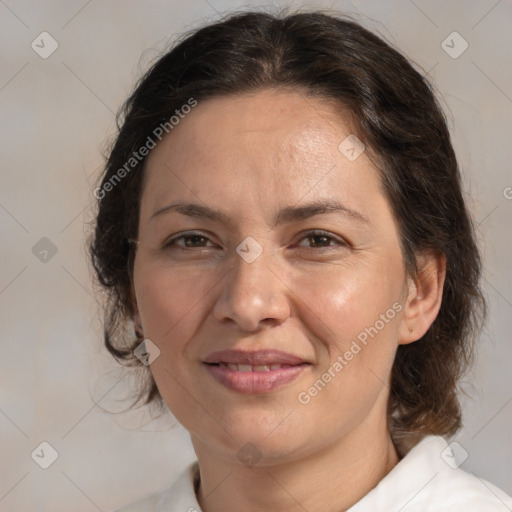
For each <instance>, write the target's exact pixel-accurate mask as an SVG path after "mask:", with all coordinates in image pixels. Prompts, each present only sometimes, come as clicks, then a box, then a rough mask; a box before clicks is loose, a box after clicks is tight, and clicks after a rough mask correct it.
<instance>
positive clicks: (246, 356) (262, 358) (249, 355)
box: [204, 349, 309, 366]
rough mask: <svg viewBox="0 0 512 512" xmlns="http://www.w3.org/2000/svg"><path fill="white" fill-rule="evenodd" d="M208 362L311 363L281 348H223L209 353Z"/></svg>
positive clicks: (252, 364) (206, 361)
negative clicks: (249, 349)
mask: <svg viewBox="0 0 512 512" xmlns="http://www.w3.org/2000/svg"><path fill="white" fill-rule="evenodd" d="M204 362H205V363H208V364H218V363H233V364H250V365H251V366H258V365H265V364H290V365H299V364H303V363H309V361H307V360H306V359H302V358H300V357H298V356H295V355H293V354H289V353H288V352H283V351H281V350H273V349H266V350H253V351H248V350H236V349H230V350H221V351H219V352H213V353H212V354H210V355H208V356H207V357H206V358H205V360H204Z"/></svg>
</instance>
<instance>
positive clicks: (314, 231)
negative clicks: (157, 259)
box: [163, 229, 351, 250]
mask: <svg viewBox="0 0 512 512" xmlns="http://www.w3.org/2000/svg"><path fill="white" fill-rule="evenodd" d="M193 236H200V237H203V238H206V239H207V240H208V241H209V242H211V243H215V242H213V241H212V240H211V238H210V235H208V234H205V233H202V232H200V231H183V232H180V233H175V234H174V235H172V236H171V237H170V238H169V239H168V240H166V241H165V242H164V243H163V248H169V247H172V246H173V244H174V242H176V240H179V239H182V238H186V237H193ZM297 236H298V237H299V238H298V241H299V242H301V241H303V240H305V239H307V238H309V237H313V236H325V237H326V238H330V239H331V240H333V241H335V242H336V243H337V244H338V245H340V246H342V247H343V246H344V247H351V244H350V243H349V242H348V241H347V240H346V239H344V238H343V237H340V236H338V235H335V234H333V233H330V232H329V231H324V230H322V229H309V230H305V231H303V232H301V233H299V235H297ZM175 247H180V246H175ZM332 247H333V246H330V245H329V246H326V247H318V248H316V249H329V248H332ZM181 248H182V249H184V250H188V249H189V250H194V249H197V250H201V249H206V247H196V248H194V247H181ZM306 249H315V247H306Z"/></svg>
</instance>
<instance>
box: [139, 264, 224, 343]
mask: <svg viewBox="0 0 512 512" xmlns="http://www.w3.org/2000/svg"><path fill="white" fill-rule="evenodd" d="M139 268H140V272H138V273H135V276H134V277H135V291H136V295H137V303H138V307H139V311H140V314H141V319H142V324H143V326H144V333H145V335H146V336H147V337H148V338H150V339H152V341H154V342H155V343H157V345H159V346H161V347H162V349H164V350H165V349H166V348H168V345H169V343H170V341H172V342H173V346H174V347H175V346H176V343H177V344H179V340H181V339H183V340H186V339H188V338H187V336H186V334H185V333H186V332H187V331H190V330H193V329H194V325H197V324H198V322H200V319H199V318H198V316H201V315H202V311H203V309H204V307H205V304H206V303H207V302H208V295H209V294H211V293H212V292H213V289H215V284H216V283H217V282H218V281H219V280H220V279H221V277H222V276H218V277H217V273H212V272H204V271H203V272H200V274H199V273H198V272H194V271H191V270H190V269H179V270H178V269H169V268H163V267H157V266H152V267H151V266H149V265H148V266H146V267H144V264H143V262H141V264H140V267H139Z"/></svg>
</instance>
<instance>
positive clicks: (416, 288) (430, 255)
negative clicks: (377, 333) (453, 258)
mask: <svg viewBox="0 0 512 512" xmlns="http://www.w3.org/2000/svg"><path fill="white" fill-rule="evenodd" d="M417 262H418V274H417V276H416V277H415V278H414V279H413V278H411V277H408V296H407V299H406V302H405V306H404V314H403V316H402V320H401V325H400V329H399V336H398V343H399V344H400V345H406V344H408V343H412V342H413V341H416V340H419V339H420V338H421V337H422V336H423V335H424V334H425V333H426V332H427V331H428V329H429V327H430V326H431V325H432V323H433V322H434V320H435V319H436V317H437V314H438V313H439V309H440V308H441V301H442V298H443V287H444V280H445V276H446V256H445V255H444V254H442V253H436V252H434V251H424V252H423V253H421V254H420V255H419V256H418V257H417Z"/></svg>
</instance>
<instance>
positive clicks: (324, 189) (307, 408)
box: [91, 12, 512, 512]
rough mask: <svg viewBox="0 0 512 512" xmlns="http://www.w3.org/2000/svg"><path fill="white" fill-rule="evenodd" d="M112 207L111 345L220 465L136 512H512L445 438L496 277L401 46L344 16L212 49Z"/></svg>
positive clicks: (134, 102)
mask: <svg viewBox="0 0 512 512" xmlns="http://www.w3.org/2000/svg"><path fill="white" fill-rule="evenodd" d="M95 195H96V197H97V198H98V215H97V224H96V229H95V233H94V236H93V239H92V240H91V255H92V261H93V264H94V267H95V270H96V272H97V276H98V279H99V282H100V283H101V284H102V285H103V286H104V287H105V288H106V289H107V291H108V293H109V298H110V301H109V303H108V307H107V310H106V324H105V343H106V346H107V348H108V349H109V351H110V352H111V353H112V354H113V355H114V356H115V357H116V358H117V359H118V360H122V361H127V362H129V363H130V364H139V365H140V366H141V368H143V369H145V371H146V372H147V378H148V380H147V386H146V387H144V388H143V389H141V394H140V398H142V399H144V400H145V401H146V402H154V401H160V403H162V402H163V403H165V405H166V406H167V407H168V408H169V409H170V410H171V412H172V413H173V414H174V416H175V417H176V418H177V419H178V420H179V421H180V423H181V424H182V425H183V426H184V427H185V428H186V429H187V430H188V431H189V433H190V437H191V440H192V444H193V446H194V450H195V452H196V454H197V459H198V461H197V462H196V463H194V464H192V465H191V466H189V467H188V468H185V470H184V472H183V473H182V475H181V476H180V477H179V478H178V480H177V481H176V482H175V483H174V484H173V485H172V486H171V487H170V488H169V489H166V490H164V491H162V492H158V493H156V494H152V495H150V496H146V497H143V498H142V499H141V500H139V501H138V502H136V503H133V504H131V505H128V506H126V507H124V508H122V509H120V510H122V511H128V510H130V511H157V510H158V511H164V510H165V511H186V510H188V511H193V510H197V511H199V510H202V511H204V512H216V511H226V510H245V511H249V512H250V511H256V510H258V511H259V510H265V511H267V512H268V511H274V510H275V511H277V510H302V511H303V510H307V511H309V512H314V511H319V510H322V511H332V512H334V511H340V510H350V511H351V512H359V511H363V510H365V511H366V510H368V511H375V510H383V511H384V510H385V511H388V510H396V511H398V510H407V511H412V510H415V511H427V510H428V511H434V510H436V511H438V510H464V511H484V510H485V511H490V510H510V508H511V507H512V500H511V498H510V497H508V496H507V495H506V494H505V493H504V492H503V491H501V490H500V489H498V488H496V487H495V486H493V485H492V484H490V483H489V482H486V481H484V480H481V479H480V478H478V477H476V476H474V475H471V474H468V473H466V472H464V471H463V470H461V469H460V468H458V467H457V466H458V463H457V461H456V460H455V458H454V454H453V451H452V450H451V446H447V442H446V441H445V440H444V437H443V436H446V437H448V436H451V435H453V434H454V433H456V432H457V431H458V429H459V428H460V427H461V415H460V407H459V403H458V400H457V396H456V385H457V381H458V379H459V378H460V376H461V375H462V373H463V371H464V370H465V368H466V366H467V365H468V363H469V362H470V361H471V356H472V343H473V340H474V338H475V335H476V334H477V329H478V327H479V325H480V322H481V320H482V318H483V316H484V311H485V307H484V301H483V298H482V295H481V291H480V288H479V277H480V258H479V253H478V249H477V247H476V244H475V237H474V233H473V227H472V223H471V220H470V218H469V216H468V212H467V209H466V206H465V204H464V201H463V197H462V193H461V184H460V176H459V171H458V167H457V161H456V158H455V155H454V152H453V148H452V145H451V142H450V135H449V133H448V130H447V127H446V123H445V120H444V117H443V114H442V112H441V109H440V107H439V105H438V103H437V101H436V99H435V97H434V96H433V94H432V91H431V89H430V87H429V85H428V83H427V82H426V80H425V79H424V78H423V77H422V76H421V75H420V74H419V73H418V72H417V71H415V70H414V69H413V67H412V66H411V65H410V64H409V63H408V62H407V61H406V59H405V58H404V57H403V56H402V55H400V54H399V53H397V52H396V51H395V50H394V49H392V48H391V47H390V46H389V45H388V44H386V43H385V42H384V41H382V40H381V39H379V38H378V37H376V36H375V35H373V34H371V33H369V32H368V31H367V30H365V29H364V28H362V27H361V26H359V25H358V24H356V23H354V22H352V21H348V20H345V19H341V18H339V17H337V16H332V15H327V14H324V13H320V12H314V13H305V14H295V15H290V16H282V17H274V16H271V15H269V14H263V13H246V14H241V15H234V16H232V17H230V18H228V19H226V20H223V21H221V22H218V23H216V24H213V25H210V26H207V27H205V28H202V29H201V30H198V31H197V32H195V33H193V34H191V35H189V36H187V37H186V38H184V39H183V40H182V41H181V42H180V43H179V44H177V45H176V46H175V47H174V48H173V49H172V50H171V51H170V52H168V53H167V54H166V55H164V56H163V57H162V58H161V59H160V60H159V61H158V62H157V63H156V64H155V65H154V66H153V67H152V69H151V70H150V71H149V72H148V73H147V74H146V76H145V77H144V78H143V79H142V80H141V81H140V83H139V84H138V86H137V88H136V90H135V92H134V93H133V95H132V96H131V98H129V100H128V101H127V103H126V105H125V108H124V120H123V122H122V123H121V127H120V131H119V134H118V136H117V140H116V143H115V145H114V146H113V149H112V151H111V153H110V155H109V159H108V162H107V166H106V170H105V173H104V176H103V178H102V183H101V186H100V187H98V189H96V191H95ZM127 325H132V326H133V336H131V337H130V336H127V334H126V332H127V331H126V326H127Z"/></svg>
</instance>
